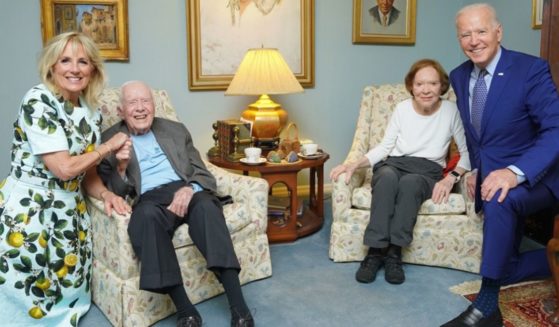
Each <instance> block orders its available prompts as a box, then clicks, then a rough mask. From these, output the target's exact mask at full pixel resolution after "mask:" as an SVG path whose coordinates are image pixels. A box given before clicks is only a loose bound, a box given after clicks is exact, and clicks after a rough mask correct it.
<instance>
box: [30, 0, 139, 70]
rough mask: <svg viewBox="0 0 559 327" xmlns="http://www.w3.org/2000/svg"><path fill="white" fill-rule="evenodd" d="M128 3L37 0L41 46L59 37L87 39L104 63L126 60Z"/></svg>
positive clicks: (123, 1)
mask: <svg viewBox="0 0 559 327" xmlns="http://www.w3.org/2000/svg"><path fill="white" fill-rule="evenodd" d="M127 1H128V0H41V28H42V34H43V44H44V43H46V42H47V41H48V40H49V39H50V38H52V37H53V36H55V35H58V34H60V33H64V32H69V31H80V32H82V33H84V34H87V35H89V36H90V37H91V38H92V39H93V40H94V41H95V43H96V44H97V45H98V46H99V49H100V50H101V55H102V56H103V58H105V59H106V60H123V61H126V60H128V8H127V6H128V4H127Z"/></svg>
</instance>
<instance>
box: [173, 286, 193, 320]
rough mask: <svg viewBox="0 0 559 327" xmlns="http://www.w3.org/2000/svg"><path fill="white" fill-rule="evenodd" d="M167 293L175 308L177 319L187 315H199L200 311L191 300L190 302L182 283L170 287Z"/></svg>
mask: <svg viewBox="0 0 559 327" xmlns="http://www.w3.org/2000/svg"><path fill="white" fill-rule="evenodd" d="M168 294H169V296H170V297H171V300H173V303H174V304H175V307H176V308H177V317H178V319H180V318H183V317H189V316H198V317H200V313H198V310H196V308H195V307H194V305H193V304H192V302H190V299H189V298H188V295H186V291H185V290H184V287H183V286H182V285H177V286H174V287H171V288H170V289H169V292H168Z"/></svg>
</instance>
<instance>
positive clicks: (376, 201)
mask: <svg viewBox="0 0 559 327" xmlns="http://www.w3.org/2000/svg"><path fill="white" fill-rule="evenodd" d="M441 177H442V168H441V166H440V165H438V164H437V163H434V162H432V161H429V160H427V159H424V158H416V157H389V158H388V159H386V160H385V161H382V162H380V163H378V164H377V165H375V167H374V168H373V180H372V183H371V186H372V194H373V197H372V200H371V215H370V220H369V224H368V225H367V229H366V230H365V235H364V238H363V244H365V245H367V246H370V247H374V248H384V247H387V246H388V245H389V244H394V245H398V246H402V247H404V246H408V245H409V244H410V243H411V241H412V238H413V228H414V226H415V222H416V221H417V212H418V211H419V208H420V207H421V204H422V203H423V202H424V201H425V200H427V199H428V198H429V197H431V193H432V191H433V187H434V186H435V183H436V182H437V181H438V180H440V179H441Z"/></svg>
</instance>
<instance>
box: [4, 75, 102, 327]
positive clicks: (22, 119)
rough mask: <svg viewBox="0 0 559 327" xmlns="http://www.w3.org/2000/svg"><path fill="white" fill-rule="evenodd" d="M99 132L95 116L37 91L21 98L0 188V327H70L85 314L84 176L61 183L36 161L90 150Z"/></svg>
mask: <svg viewBox="0 0 559 327" xmlns="http://www.w3.org/2000/svg"><path fill="white" fill-rule="evenodd" d="M80 101H81V104H82V105H83V104H84V103H85V102H84V101H83V100H82V99H80ZM100 126H101V116H100V114H99V112H97V111H91V110H89V108H87V107H85V106H84V107H74V106H73V105H72V104H71V103H70V102H64V101H63V100H62V99H61V98H60V99H57V98H56V97H55V96H54V95H53V94H52V93H51V92H50V91H49V90H48V89H47V88H46V87H45V86H44V85H42V84H40V85H37V86H35V87H33V88H32V89H31V90H30V91H29V92H27V94H26V95H25V96H24V98H23V101H22V104H21V109H20V112H19V116H18V119H17V121H16V122H15V123H14V138H13V144H12V151H11V171H10V174H9V176H8V177H7V178H6V179H5V180H3V181H2V182H0V308H1V312H2V321H0V325H2V326H6V325H8V326H11V325H13V326H76V325H77V324H78V320H79V318H80V316H82V315H84V314H85V313H86V312H87V310H89V306H90V303H91V293H90V289H89V282H90V280H91V261H92V253H91V235H90V232H89V230H90V220H89V215H88V214H87V211H86V205H85V201H84V198H83V195H82V190H81V187H80V184H81V180H82V178H83V175H84V174H82V175H80V176H78V177H76V178H75V179H73V180H68V181H62V180H60V179H58V178H57V177H56V176H55V175H54V174H52V173H51V172H50V171H49V170H48V169H47V167H46V166H45V165H44V163H43V162H42V160H41V156H40V155H41V154H44V153H49V152H56V151H64V150H67V151H69V153H70V154H71V155H78V154H82V153H84V152H86V151H91V150H92V149H93V148H94V146H95V145H96V144H98V142H99V140H100Z"/></svg>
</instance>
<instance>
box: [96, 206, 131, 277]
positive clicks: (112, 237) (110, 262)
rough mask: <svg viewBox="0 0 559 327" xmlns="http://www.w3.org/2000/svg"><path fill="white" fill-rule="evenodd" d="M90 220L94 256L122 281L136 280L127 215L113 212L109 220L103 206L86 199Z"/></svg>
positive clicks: (128, 217) (128, 216)
mask: <svg viewBox="0 0 559 327" xmlns="http://www.w3.org/2000/svg"><path fill="white" fill-rule="evenodd" d="M87 206H88V210H89V214H90V216H91V232H92V237H93V254H94V257H95V259H96V260H99V261H101V262H103V264H104V265H105V266H106V267H109V268H110V269H111V271H112V272H114V273H115V274H116V275H117V276H119V277H120V278H123V279H128V278H131V277H134V276H139V267H138V261H137V260H136V256H135V255H134V251H133V249H132V245H131V243H130V239H129V237H128V231H127V229H128V223H129V221H130V215H119V214H117V213H116V212H114V211H113V213H112V215H111V216H110V217H109V216H107V215H106V214H105V212H104V206H103V202H102V201H100V200H97V199H95V198H93V197H87Z"/></svg>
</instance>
